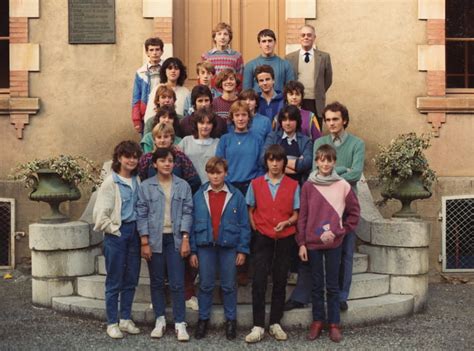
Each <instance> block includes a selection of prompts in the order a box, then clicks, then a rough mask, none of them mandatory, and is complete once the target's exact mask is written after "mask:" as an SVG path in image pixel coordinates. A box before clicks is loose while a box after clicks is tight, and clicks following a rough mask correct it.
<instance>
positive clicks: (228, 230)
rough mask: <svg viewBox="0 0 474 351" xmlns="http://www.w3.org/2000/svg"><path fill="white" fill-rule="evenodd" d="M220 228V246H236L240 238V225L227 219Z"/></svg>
mask: <svg viewBox="0 0 474 351" xmlns="http://www.w3.org/2000/svg"><path fill="white" fill-rule="evenodd" d="M222 229H223V233H222V234H223V237H222V240H220V242H221V244H222V246H226V247H235V246H237V245H238V243H239V240H240V226H239V225H238V224H237V222H229V221H227V222H226V223H225V225H224V227H223V228H222Z"/></svg>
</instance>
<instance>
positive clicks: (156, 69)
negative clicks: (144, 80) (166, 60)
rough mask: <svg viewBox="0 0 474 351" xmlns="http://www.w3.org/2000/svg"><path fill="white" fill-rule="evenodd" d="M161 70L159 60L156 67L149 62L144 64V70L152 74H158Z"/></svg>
mask: <svg viewBox="0 0 474 351" xmlns="http://www.w3.org/2000/svg"><path fill="white" fill-rule="evenodd" d="M160 68H161V60H160V62H158V63H157V64H156V65H152V64H151V63H150V62H148V63H147V64H146V69H147V70H148V71H150V72H152V73H159V72H160Z"/></svg>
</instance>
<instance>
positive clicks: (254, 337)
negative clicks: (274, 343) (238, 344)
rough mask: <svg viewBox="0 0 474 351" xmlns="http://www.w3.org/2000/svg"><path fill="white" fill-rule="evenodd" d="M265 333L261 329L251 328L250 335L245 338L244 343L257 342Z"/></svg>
mask: <svg viewBox="0 0 474 351" xmlns="http://www.w3.org/2000/svg"><path fill="white" fill-rule="evenodd" d="M264 333H265V329H263V328H262V327H253V328H252V331H251V332H250V334H248V335H247V336H246V337H245V341H246V342H248V343H254V342H259V341H260V340H262V339H263V335H264Z"/></svg>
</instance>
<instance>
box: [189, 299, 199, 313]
mask: <svg viewBox="0 0 474 351" xmlns="http://www.w3.org/2000/svg"><path fill="white" fill-rule="evenodd" d="M186 308H189V309H190V310H193V311H199V303H198V299H197V297H196V296H191V297H190V298H189V300H186Z"/></svg>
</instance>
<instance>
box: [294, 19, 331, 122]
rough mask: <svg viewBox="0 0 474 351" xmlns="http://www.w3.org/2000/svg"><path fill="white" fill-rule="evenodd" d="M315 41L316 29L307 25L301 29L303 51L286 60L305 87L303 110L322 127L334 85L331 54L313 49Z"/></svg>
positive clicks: (296, 52) (298, 51) (295, 52)
mask: <svg viewBox="0 0 474 351" xmlns="http://www.w3.org/2000/svg"><path fill="white" fill-rule="evenodd" d="M315 40H316V31H315V29H314V27H313V26H312V25H310V24H305V25H304V26H303V27H301V29H300V44H301V49H300V50H297V51H294V52H292V53H290V54H288V55H287V56H286V59H287V60H288V61H289V62H290V64H291V66H292V67H293V70H294V71H295V77H296V79H297V80H298V81H300V82H301V83H303V85H304V87H305V89H304V99H303V105H302V108H303V109H304V110H309V111H312V112H313V113H315V114H316V116H317V118H318V122H319V125H320V126H322V122H323V110H324V107H325V106H326V92H327V90H328V89H329V87H330V86H331V83H332V66H331V57H330V56H329V54H328V53H327V52H323V51H320V50H318V49H315V48H314V47H313V46H314V42H315Z"/></svg>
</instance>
